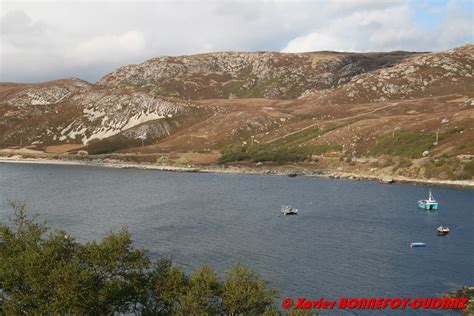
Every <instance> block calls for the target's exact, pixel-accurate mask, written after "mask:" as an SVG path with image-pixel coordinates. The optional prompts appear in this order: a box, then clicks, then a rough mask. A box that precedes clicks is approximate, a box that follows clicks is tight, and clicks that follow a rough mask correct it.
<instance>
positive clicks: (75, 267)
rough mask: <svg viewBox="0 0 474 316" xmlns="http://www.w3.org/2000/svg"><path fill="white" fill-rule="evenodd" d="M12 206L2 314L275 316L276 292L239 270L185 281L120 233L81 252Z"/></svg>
mask: <svg viewBox="0 0 474 316" xmlns="http://www.w3.org/2000/svg"><path fill="white" fill-rule="evenodd" d="M12 206H13V210H14V218H13V220H12V225H10V226H9V225H7V223H0V258H1V260H0V314H7V315H10V314H12V315H13V314H14V315H19V314H87V315H104V314H113V313H117V312H119V313H134V314H139V315H175V314H177V315H182V314H184V315H189V314H194V315H206V314H221V315H222V314H223V315H232V314H239V313H246V314H260V313H270V314H274V313H275V312H274V300H275V298H276V291H275V290H274V289H272V288H270V287H268V285H267V283H266V282H265V281H264V280H263V279H262V278H261V277H260V276H259V275H257V274H256V273H255V272H253V271H251V270H250V269H249V268H247V267H245V266H243V265H236V266H234V267H233V268H231V269H230V270H229V271H228V272H227V273H226V275H225V277H224V278H223V279H221V278H219V276H218V275H217V274H216V272H215V271H214V270H213V269H212V268H211V267H208V266H204V267H201V268H198V269H197V270H196V271H195V272H194V273H193V274H192V275H190V276H187V275H186V274H185V273H184V272H183V271H182V270H181V269H180V268H179V267H176V266H173V265H172V263H171V262H170V261H169V260H158V261H156V262H152V261H151V260H150V259H148V257H147V256H146V252H145V251H144V250H140V249H134V248H133V246H132V239H131V236H130V234H129V233H128V232H127V230H125V229H124V230H121V231H120V232H118V233H110V234H108V235H107V236H106V237H105V238H104V239H103V240H102V241H101V242H95V241H93V242H88V243H86V244H80V243H78V242H76V241H75V240H74V238H73V237H71V236H69V235H68V234H67V233H66V232H64V231H56V232H50V231H49V230H48V228H47V227H46V225H45V224H42V223H38V222H37V221H35V219H34V218H30V217H28V216H27V212H26V207H25V204H24V203H13V204H12ZM272 311H273V312H272Z"/></svg>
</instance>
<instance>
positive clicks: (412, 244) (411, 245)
mask: <svg viewBox="0 0 474 316" xmlns="http://www.w3.org/2000/svg"><path fill="white" fill-rule="evenodd" d="M424 246H426V244H425V243H424V242H412V243H411V244H410V247H411V248H414V247H424Z"/></svg>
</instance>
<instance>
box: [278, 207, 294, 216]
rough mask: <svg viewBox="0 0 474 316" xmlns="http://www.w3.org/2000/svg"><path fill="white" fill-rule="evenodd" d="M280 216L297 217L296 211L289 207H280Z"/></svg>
mask: <svg viewBox="0 0 474 316" xmlns="http://www.w3.org/2000/svg"><path fill="white" fill-rule="evenodd" d="M280 214H281V215H298V209H297V208H292V207H291V206H289V205H282V206H281V210H280Z"/></svg>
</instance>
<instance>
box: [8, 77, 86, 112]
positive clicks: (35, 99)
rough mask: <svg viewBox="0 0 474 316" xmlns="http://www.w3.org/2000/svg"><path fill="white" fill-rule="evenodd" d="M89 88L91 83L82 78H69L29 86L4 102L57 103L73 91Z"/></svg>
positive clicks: (24, 104)
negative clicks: (67, 79)
mask: <svg viewBox="0 0 474 316" xmlns="http://www.w3.org/2000/svg"><path fill="white" fill-rule="evenodd" d="M90 89H91V85H90V84H88V83H86V82H85V81H82V80H75V79H71V80H69V81H68V82H67V83H64V84H58V85H52V86H45V87H38V88H30V89H26V90H23V91H21V92H20V93H17V94H15V95H14V96H13V97H12V98H10V99H7V100H6V103H7V104H9V105H13V106H19V107H20V106H30V105H48V104H57V103H59V102H61V101H62V100H64V99H65V98H67V97H69V96H71V95H72V94H74V93H81V92H85V91H88V90H90Z"/></svg>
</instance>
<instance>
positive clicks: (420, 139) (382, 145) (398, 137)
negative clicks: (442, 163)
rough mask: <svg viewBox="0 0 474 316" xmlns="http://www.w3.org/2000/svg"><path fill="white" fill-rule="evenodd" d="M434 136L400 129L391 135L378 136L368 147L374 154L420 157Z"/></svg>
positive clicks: (429, 145)
mask: <svg viewBox="0 0 474 316" xmlns="http://www.w3.org/2000/svg"><path fill="white" fill-rule="evenodd" d="M435 140H436V137H435V134H434V133H420V132H411V131H400V132H398V133H396V134H395V137H393V135H392V134H390V135H385V136H384V137H382V138H380V139H379V140H378V141H377V143H376V144H375V145H374V146H373V147H372V148H371V149H370V152H371V153H372V154H373V155H375V156H378V155H383V154H386V155H392V156H402V157H409V158H420V157H421V156H422V154H423V152H424V151H425V150H429V149H430V148H431V147H432V146H433V143H434V142H435Z"/></svg>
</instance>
